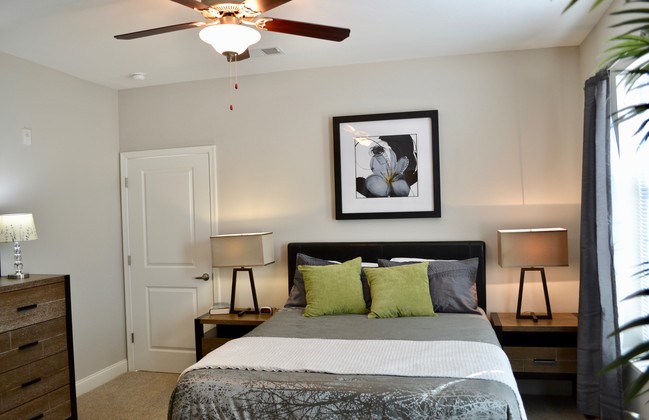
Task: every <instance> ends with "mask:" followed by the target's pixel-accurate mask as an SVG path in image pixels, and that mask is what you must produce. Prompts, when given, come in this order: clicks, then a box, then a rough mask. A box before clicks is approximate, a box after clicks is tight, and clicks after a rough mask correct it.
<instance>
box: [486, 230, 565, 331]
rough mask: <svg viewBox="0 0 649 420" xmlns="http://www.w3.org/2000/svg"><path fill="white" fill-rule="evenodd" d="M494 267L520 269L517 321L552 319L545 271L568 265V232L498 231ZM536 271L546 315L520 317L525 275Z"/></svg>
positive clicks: (533, 314) (532, 314)
mask: <svg viewBox="0 0 649 420" xmlns="http://www.w3.org/2000/svg"><path fill="white" fill-rule="evenodd" d="M498 264H499V265H500V266H501V267H521V276H520V284H519V286H518V304H517V307H516V318H517V319H533V320H534V321H535V322H536V320H537V319H552V310H551V309H550V297H549V295H548V285H547V281H546V278H545V268H544V267H550V266H555V267H556V266H567V265H568V231H567V230H566V229H563V228H544V229H510V230H499V231H498ZM528 271H539V272H540V274H541V282H542V284H543V293H544V294H545V307H546V314H545V315H538V314H535V313H534V312H531V313H530V314H529V315H522V314H521V302H522V299H523V286H524V283H525V273H527V272H528Z"/></svg>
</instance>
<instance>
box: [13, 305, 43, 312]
mask: <svg viewBox="0 0 649 420" xmlns="http://www.w3.org/2000/svg"><path fill="white" fill-rule="evenodd" d="M37 306H38V304H36V303H33V304H31V305H25V306H21V307H20V308H18V309H16V310H17V311H18V312H24V311H29V310H32V309H36V307H37Z"/></svg>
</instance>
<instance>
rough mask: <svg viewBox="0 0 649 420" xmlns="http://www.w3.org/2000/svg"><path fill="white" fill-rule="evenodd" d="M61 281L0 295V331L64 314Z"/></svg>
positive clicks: (62, 284) (63, 292)
mask: <svg viewBox="0 0 649 420" xmlns="http://www.w3.org/2000/svg"><path fill="white" fill-rule="evenodd" d="M65 304H66V302H65V284H64V283H63V282H58V283H52V284H47V285H43V286H37V287H30V288H26V289H20V290H14V291H10V292H6V293H2V294H1V295H0V333H3V332H5V331H10V330H13V329H16V328H20V327H24V326H27V325H31V324H35V323H38V322H43V321H47V320H49V319H53V318H58V317H62V316H65Z"/></svg>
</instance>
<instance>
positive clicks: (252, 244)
mask: <svg viewBox="0 0 649 420" xmlns="http://www.w3.org/2000/svg"><path fill="white" fill-rule="evenodd" d="M211 243H212V267H234V268H233V269H232V293H231V295H230V313H231V314H233V313H242V312H243V313H254V314H258V313H259V304H258V303H257V292H256V291H255V278H254V277H253V274H252V267H253V266H262V265H268V264H271V263H274V262H275V246H274V243H273V232H260V233H239V234H233V235H217V236H212V237H211ZM239 271H247V272H248V276H249V277H250V289H251V290H252V301H253V303H254V309H253V310H251V309H250V308H248V309H244V310H239V309H235V307H234V297H235V293H236V290H237V273H238V272H239Z"/></svg>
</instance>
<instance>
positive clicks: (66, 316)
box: [0, 275, 77, 420]
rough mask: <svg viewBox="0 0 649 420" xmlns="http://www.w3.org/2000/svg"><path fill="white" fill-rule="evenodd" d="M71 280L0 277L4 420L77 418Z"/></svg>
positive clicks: (0, 415)
mask: <svg viewBox="0 0 649 420" xmlns="http://www.w3.org/2000/svg"><path fill="white" fill-rule="evenodd" d="M70 314H71V312H70V276H67V275H31V276H30V277H29V278H27V279H24V280H8V279H7V278H6V277H2V278H0V420H5V419H6V420H9V419H11V420H18V419H39V418H51V419H66V418H72V419H76V418H77V406H76V390H75V385H74V354H73V351H72V320H71V316H70Z"/></svg>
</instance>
